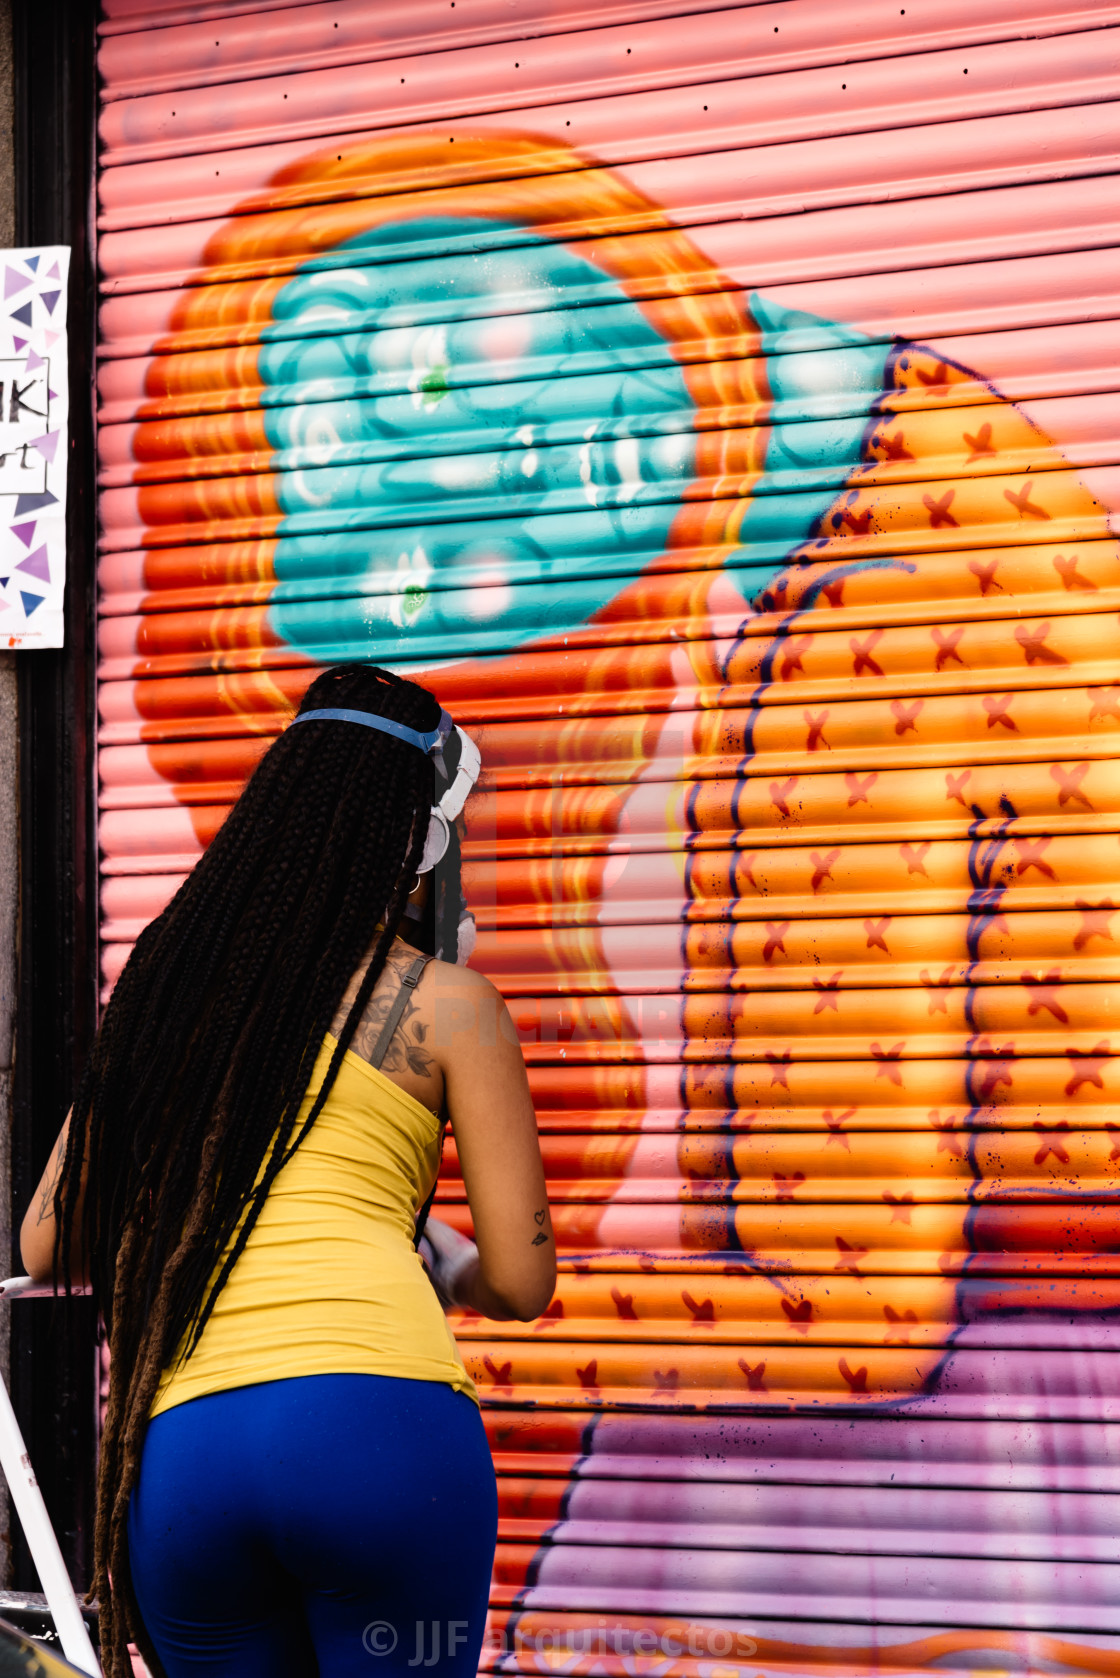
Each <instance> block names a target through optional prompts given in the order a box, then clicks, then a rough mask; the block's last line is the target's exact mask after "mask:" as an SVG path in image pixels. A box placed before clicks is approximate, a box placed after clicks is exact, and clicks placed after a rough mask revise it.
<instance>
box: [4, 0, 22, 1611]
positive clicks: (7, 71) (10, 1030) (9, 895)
mask: <svg viewBox="0 0 1120 1678" xmlns="http://www.w3.org/2000/svg"><path fill="white" fill-rule="evenodd" d="M12 100H13V84H12V12H11V3H10V0H0V246H6V245H8V246H10V245H14V244H15V168H14V159H13V152H12ZM16 657H17V655H16V654H15V653H5V652H0V1254H3V1255H4V1257H3V1260H2V1261H0V1262H3V1263H4V1264H5V1265H7V1264H8V1254H9V1253H10V1251H11V1245H12V1225H11V1195H10V1185H11V1115H12V1056H13V1051H14V1046H15V1044H14V1027H15V987H16V949H17V941H18V938H19V920H18V893H19V852H18V822H19V809H18V762H17V741H18V727H19V721H18V714H17V705H16ZM0 1379H3V1380H4V1381H5V1382H7V1380H8V1314H7V1312H6V1311H5V1312H0ZM0 1520H2V1524H3V1537H2V1540H0V1585H4V1584H7V1582H8V1578H9V1562H10V1555H9V1538H8V1503H7V1494H6V1493H5V1495H4V1500H3V1511H2V1515H0Z"/></svg>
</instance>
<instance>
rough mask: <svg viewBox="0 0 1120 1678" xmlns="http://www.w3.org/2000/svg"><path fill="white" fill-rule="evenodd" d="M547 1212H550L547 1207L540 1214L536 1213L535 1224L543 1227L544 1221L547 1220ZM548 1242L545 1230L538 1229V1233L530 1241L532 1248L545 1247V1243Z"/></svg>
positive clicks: (534, 1216)
mask: <svg viewBox="0 0 1120 1678" xmlns="http://www.w3.org/2000/svg"><path fill="white" fill-rule="evenodd" d="M547 1211H548V1207H547V1206H542V1207H541V1209H540V1211H539V1212H534V1213H533V1222H534V1223H535V1224H537V1225H538V1226H540V1225H543V1223H544V1220H545V1215H546V1213H547ZM547 1240H548V1236H547V1235H546V1234H545V1232H544V1229H543V1228H540V1227H538V1229H537V1233H536V1234H535V1235H534V1237H533V1239H532V1240H531V1241H530V1243H529V1245H530V1247H543V1246H544V1243H545V1242H546V1241H547Z"/></svg>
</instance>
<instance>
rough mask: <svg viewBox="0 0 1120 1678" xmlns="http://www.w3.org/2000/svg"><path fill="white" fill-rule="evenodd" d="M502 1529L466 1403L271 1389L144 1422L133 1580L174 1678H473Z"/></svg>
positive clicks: (340, 1378) (489, 1471)
mask: <svg viewBox="0 0 1120 1678" xmlns="http://www.w3.org/2000/svg"><path fill="white" fill-rule="evenodd" d="M497 1518H498V1517H497V1494H496V1489H495V1483H494V1469H493V1465H492V1463H491V1460H490V1452H489V1449H488V1447H487V1443H486V1434H485V1431H484V1429H483V1426H482V1419H481V1417H480V1415H479V1413H478V1409H477V1406H476V1405H474V1404H473V1403H472V1402H471V1400H470V1399H469V1398H466V1397H465V1396H464V1395H463V1394H462V1393H457V1392H455V1391H454V1390H453V1389H452V1388H451V1387H448V1386H445V1385H442V1384H441V1383H438V1382H435V1381H402V1380H396V1379H393V1378H391V1377H388V1376H382V1375H308V1376H303V1377H300V1378H298V1379H294V1380H288V1381H268V1382H264V1383H262V1384H260V1385H258V1386H254V1387H240V1388H237V1389H235V1390H234V1391H232V1392H224V1393H215V1394H213V1395H212V1396H210V1397H207V1398H196V1399H192V1400H191V1401H190V1402H189V1403H187V1404H180V1405H178V1406H176V1407H175V1408H174V1409H172V1410H166V1411H164V1413H163V1414H162V1415H160V1416H157V1417H156V1418H155V1420H154V1421H153V1422H152V1423H151V1424H150V1426H149V1428H148V1434H147V1439H146V1440H145V1443H144V1455H143V1460H142V1463H141V1469H140V1481H139V1485H138V1486H137V1489H136V1492H135V1493H134V1495H133V1499H132V1505H131V1510H130V1514H129V1525H128V1539H129V1553H130V1557H131V1562H132V1577H133V1583H134V1585H135V1589H136V1596H137V1600H138V1602H139V1605H140V1611H141V1613H142V1614H143V1616H144V1623H145V1625H146V1626H147V1628H148V1632H149V1635H150V1636H151V1639H152V1642H153V1643H154V1644H155V1646H156V1649H157V1651H158V1652H159V1656H160V1659H161V1660H162V1661H163V1664H164V1666H165V1668H166V1670H167V1673H168V1678H188V1675H190V1678H195V1675H197V1674H199V1673H207V1674H225V1673H228V1674H230V1678H233V1674H236V1675H237V1678H313V1675H314V1674H315V1673H316V1672H318V1673H321V1674H323V1675H324V1678H351V1675H353V1678H358V1675H359V1674H360V1675H361V1678H473V1675H474V1673H475V1672H476V1671H477V1667H478V1656H479V1650H480V1647H481V1644H482V1636H483V1631H484V1628H485V1622H486V1602H487V1591H488V1587H489V1583H490V1569H491V1565H492V1563H493V1558H494V1542H495V1537H496V1533H497ZM437 1640H438V1646H437Z"/></svg>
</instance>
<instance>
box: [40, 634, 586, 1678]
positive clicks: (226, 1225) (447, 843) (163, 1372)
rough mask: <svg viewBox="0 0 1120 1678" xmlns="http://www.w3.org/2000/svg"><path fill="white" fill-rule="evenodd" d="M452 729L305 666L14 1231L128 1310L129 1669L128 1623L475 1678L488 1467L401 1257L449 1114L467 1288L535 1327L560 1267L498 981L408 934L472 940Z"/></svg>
mask: <svg viewBox="0 0 1120 1678" xmlns="http://www.w3.org/2000/svg"><path fill="white" fill-rule="evenodd" d="M464 750H465V751H468V752H471V753H473V750H474V748H473V746H471V745H470V744H469V742H465V737H464V736H462V735H461V734H460V733H459V732H458V730H455V729H454V728H453V726H452V725H451V722H450V719H449V718H446V715H445V713H443V712H441V710H440V707H439V705H438V703H437V702H436V700H435V699H434V698H433V697H432V695H431V694H430V693H428V692H427V691H426V690H425V689H424V688H421V687H418V686H416V685H415V684H414V683H412V682H407V681H403V680H401V679H400V678H398V677H396V676H394V675H391V674H390V673H388V672H386V671H383V670H377V669H374V668H372V667H369V666H360V665H343V666H339V667H337V668H335V669H333V670H329V671H327V672H326V673H325V674H324V675H322V676H320V677H319V678H318V679H317V680H316V681H315V682H314V683H313V684H312V686H311V687H310V688H309V690H308V692H307V695H306V697H305V699H304V701H303V704H302V706H301V708H300V713H299V716H298V718H297V721H296V723H295V724H293V726H292V727H291V728H290V729H289V730H288V731H287V732H286V733H284V734H283V735H282V736H281V737H280V738H279V739H278V740H277V741H276V742H275V743H274V745H273V746H272V747H271V749H270V750H269V751H268V752H267V754H266V755H265V756H264V758H263V759H262V761H261V763H260V765H259V767H258V768H257V770H256V772H255V774H254V775H253V777H252V779H251V780H250V781H249V783H248V785H247V786H246V788H245V790H244V792H243V794H242V796H241V798H240V800H239V802H238V803H237V805H236V806H235V807H234V809H233V811H232V812H231V814H230V816H229V818H228V820H227V821H226V823H225V824H224V826H223V827H222V829H221V830H220V832H219V833H218V835H217V837H216V839H215V840H214V842H213V844H212V845H211V847H210V849H209V850H208V851H207V852H206V854H205V856H204V857H203V858H202V860H201V861H200V862H199V864H198V866H197V868H196V869H195V871H194V873H193V874H192V875H191V876H190V878H189V879H188V880H187V881H186V883H185V884H184V885H183V886H182V888H181V889H180V891H179V892H178V894H177V895H176V897H175V898H174V899H173V901H172V902H171V903H170V904H169V906H168V908H167V909H166V910H165V911H164V913H163V914H162V915H161V916H160V917H159V919H158V920H156V921H154V922H153V923H152V924H151V925H150V926H149V927H148V928H147V930H146V931H145V932H144V933H143V934H142V936H141V937H140V939H139V941H138V942H137V945H136V948H135V951H134V953H133V955H132V957H131V959H130V961H129V962H128V965H127V966H126V968H125V970H124V972H123V973H122V975H121V978H120V980H119V981H118V984H117V987H116V990H115V991H114V993H113V997H112V1000H111V1001H110V1003H109V1006H108V1008H107V1010H106V1012H105V1016H104V1019H103V1021H102V1025H101V1029H100V1032H99V1035H98V1038H97V1041H96V1044H95V1046H94V1050H93V1054H92V1056H91V1058H90V1062H89V1065H88V1067H87V1068H86V1070H85V1073H84V1075H83V1078H82V1082H81V1085H80V1087H79V1091H78V1095H77V1099H76V1100H75V1103H74V1107H73V1109H72V1111H71V1114H70V1116H69V1118H68V1119H67V1122H66V1125H64V1127H63V1130H62V1133H61V1135H60V1136H59V1138H58V1142H57V1144H56V1146H55V1149H54V1153H53V1154H52V1157H51V1160H50V1162H49V1164H48V1166H47V1169H46V1171H45V1173H44V1176H43V1180H42V1183H41V1185H40V1189H39V1192H38V1193H37V1195H36V1197H35V1201H34V1203H33V1205H32V1207H31V1208H30V1210H29V1211H28V1214H27V1217H26V1218H25V1220H24V1225H23V1232H22V1250H23V1257H24V1262H25V1263H26V1265H27V1268H28V1270H29V1271H30V1273H31V1274H32V1275H33V1276H35V1277H36V1278H49V1277H52V1276H53V1277H59V1278H74V1277H78V1276H88V1277H89V1278H90V1280H91V1282H92V1284H93V1289H94V1293H95V1295H96V1297H97V1299H98V1301H99V1304H100V1306H101V1309H102V1311H103V1312H104V1314H105V1318H106V1322H107V1324H108V1327H109V1337H110V1349H111V1354H112V1381H111V1390H110V1398H109V1408H108V1415H107V1419H106V1426H105V1431H104V1435H103V1438H102V1446H101V1461H100V1470H99V1489H98V1509H97V1524H96V1534H95V1572H94V1588H95V1590H96V1592H97V1594H98V1596H99V1597H100V1600H101V1604H102V1608H101V1624H102V1646H103V1659H104V1663H105V1670H106V1672H107V1674H109V1675H110V1678H118V1675H121V1674H124V1673H127V1672H128V1671H129V1670H130V1668H129V1665H128V1654H127V1643H128V1639H129V1637H131V1638H132V1639H133V1640H134V1641H135V1642H136V1643H137V1645H138V1646H139V1648H140V1650H141V1652H142V1653H143V1654H144V1656H145V1658H146V1660H147V1661H148V1663H149V1665H151V1666H152V1667H153V1670H154V1671H157V1672H158V1671H159V1670H160V1669H162V1670H163V1671H165V1672H166V1673H167V1674H168V1678H179V1675H180V1674H187V1673H202V1672H205V1673H212V1674H218V1673H231V1674H232V1673H234V1672H236V1673H237V1674H238V1678H249V1675H251V1674H258V1673H259V1674H261V1675H262V1678H263V1675H265V1674H267V1675H268V1678H282V1675H284V1674H292V1675H293V1678H294V1675H296V1674H299V1675H306V1674H308V1673H312V1672H314V1671H316V1670H318V1671H320V1672H322V1673H329V1674H331V1678H335V1675H339V1678H344V1675H345V1674H347V1673H359V1672H360V1673H363V1674H368V1673H369V1672H370V1670H371V1656H379V1657H380V1661H379V1664H378V1665H377V1667H376V1670H377V1671H378V1672H379V1674H381V1675H383V1678H389V1675H390V1674H392V1673H394V1672H396V1671H398V1670H404V1669H406V1668H407V1667H408V1666H409V1665H410V1664H411V1666H412V1667H413V1668H414V1669H415V1667H416V1666H417V1665H419V1664H425V1665H432V1666H438V1667H439V1669H440V1672H441V1674H443V1673H446V1674H447V1675H448V1678H458V1675H459V1674H463V1675H467V1674H473V1673H474V1672H475V1670H476V1666H477V1659H478V1653H479V1648H480V1645H481V1640H482V1633H483V1628H484V1623H485V1613H486V1602H487V1589H488V1584H489V1576H490V1568H491V1562H492V1558H493V1550H494V1541H495V1532H496V1497H495V1484H494V1476H493V1469H492V1466H491V1463H490V1457H489V1452H488V1449H487V1445H486V1438H485V1434H484V1431H483V1428H482V1423H481V1419H480V1416H479V1411H478V1407H477V1401H476V1397H475V1393H474V1388H473V1386H472V1384H471V1381H470V1379H469V1377H468V1376H467V1374H466V1371H465V1370H464V1368H463V1366H462V1363H461V1361H460V1360H459V1357H458V1354H457V1352H456V1349H455V1344H454V1341H453V1339H452V1337H451V1335H450V1333H449V1331H448V1329H447V1327H446V1325H445V1322H444V1319H443V1315H442V1312H441V1310H440V1306H439V1303H438V1301H437V1299H436V1296H435V1294H434V1292H433V1290H432V1286H431V1284H430V1282H429V1281H428V1280H427V1278H426V1277H425V1275H424V1272H423V1268H422V1265H421V1261H420V1259H419V1257H418V1255H417V1252H416V1248H415V1245H414V1242H415V1238H416V1233H417V1231H416V1223H417V1218H418V1215H419V1217H420V1219H421V1220H422V1218H423V1214H424V1212H425V1211H426V1204H425V1203H426V1201H427V1198H428V1196H429V1193H430V1191H431V1187H432V1184H433V1182H434V1180H435V1175H436V1171H437V1169H438V1159H439V1148H440V1141H441V1138H442V1125H441V1121H440V1115H443V1116H444V1117H445V1118H446V1120H447V1121H448V1122H449V1123H450V1125H451V1127H452V1129H453V1131H454V1137H455V1145H456V1148H457V1151H458V1156H459V1160H460V1162H461V1166H462V1173H463V1180H464V1183H465V1185H466V1190H467V1196H468V1199H469V1201H470V1207H471V1213H472V1217H473V1220H474V1227H475V1234H476V1239H477V1243H478V1252H477V1259H475V1258H474V1256H473V1253H471V1251H470V1249H469V1247H468V1248H467V1262H464V1254H463V1249H462V1248H460V1249H459V1250H458V1251H457V1252H456V1253H455V1254H454V1259H453V1262H452V1263H451V1264H450V1265H446V1264H445V1265H444V1270H445V1273H447V1274H449V1275H450V1278H451V1280H450V1286H451V1289H452V1291H453V1293H454V1298H455V1299H456V1301H457V1302H458V1303H460V1304H463V1305H467V1306H470V1307H471V1308H473V1309H474V1310H477V1311H480V1312H482V1313H484V1314H485V1315H487V1316H491V1317H496V1318H499V1319H502V1318H505V1319H509V1318H518V1319H521V1320H530V1319H532V1318H533V1317H535V1316H537V1315H538V1314H539V1313H540V1312H541V1310H543V1308H544V1307H545V1305H546V1304H547V1303H548V1301H549V1298H550V1297H551V1292H552V1287H553V1282H554V1277H555V1258H554V1246H553V1241H552V1234H551V1226H550V1222H549V1215H548V1208H547V1202H546V1198H545V1185H544V1173H543V1170H542V1166H541V1159H540V1152H539V1148H538V1145H537V1136H536V1126H535V1122H534V1117H533V1111H532V1106H531V1103H530V1099H529V1091H528V1084H527V1080H526V1076H525V1070H524V1066H523V1063H522V1059H521V1053H520V1049H519V1047H518V1042H517V1037H516V1034H515V1032H514V1029H513V1025H512V1022H511V1020H510V1018H509V1014H508V1012H507V1010H506V1008H505V1005H504V1003H503V1002H502V1000H501V998H500V996H499V995H498V993H497V992H496V991H495V990H494V988H493V986H491V985H490V983H489V982H488V981H487V980H485V979H483V978H482V977H480V976H479V975H477V974H475V973H472V972H469V971H467V970H465V969H463V968H461V967H458V966H456V965H454V964H453V961H452V962H444V961H441V960H432V961H428V960H426V958H425V957H424V956H423V955H418V954H417V949H418V947H420V946H423V944H424V943H425V940H426V939H427V940H428V948H431V947H432V946H433V944H434V946H435V948H436V950H437V952H440V951H442V950H445V949H446V950H449V952H450V953H451V954H452V956H453V957H454V956H455V955H457V954H458V950H459V945H460V943H461V942H463V938H462V932H463V928H462V927H461V926H460V913H461V905H462V894H461V890H460V886H459V879H458V866H457V864H458V839H457V834H456V833H455V830H454V824H453V821H452V822H451V823H450V824H449V822H448V821H447V820H446V819H445V812H449V813H450V814H451V816H452V817H453V816H454V815H455V813H456V805H458V806H460V807H461V803H462V798H463V796H464V795H465V787H466V783H467V781H468V780H469V776H468V775H467V773H466V766H464V773H463V774H462V775H460V774H459V773H458V771H459V767H460V765H459V757H460V755H461V753H463V752H464ZM464 765H465V760H464ZM476 772H477V771H476ZM452 783H454V784H452ZM441 798H442V799H443V802H444V811H443V812H441V811H437V812H436V813H435V814H434V815H433V804H434V803H435V802H437V801H439V800H440V799H441ZM441 850H445V851H446V853H447V854H446V855H445V856H444V858H443V866H442V867H440V868H439V870H438V871H437V875H436V878H437V891H436V892H435V894H434V895H432V896H429V895H428V893H427V884H428V881H429V879H430V878H431V875H430V873H429V872H427V871H424V870H426V869H427V868H428V867H429V865H430V864H431V863H432V861H433V859H434V858H435V857H436V856H437V855H438V853H439V852H440V851H441ZM422 871H424V872H422ZM406 912H408V914H409V916H410V918H406ZM411 917H416V918H411ZM402 928H406V929H408V930H407V933H406V937H402V936H400V932H401V929H402ZM406 938H407V940H408V941H406ZM449 1241H451V1242H453V1241H454V1237H452V1236H451V1232H450V1231H445V1232H444V1235H443V1237H441V1238H440V1240H439V1242H438V1248H440V1249H442V1250H443V1252H444V1253H445V1254H446V1253H447V1250H448V1244H449ZM110 1584H111V1594H110Z"/></svg>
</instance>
